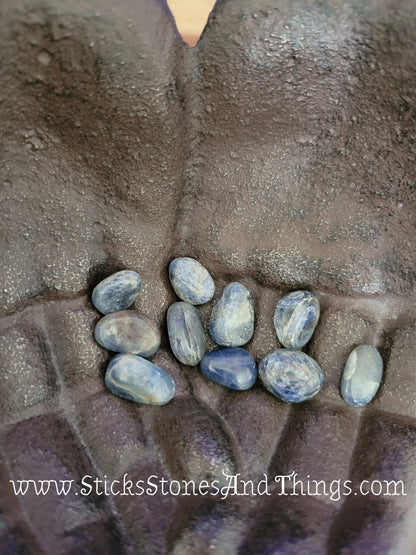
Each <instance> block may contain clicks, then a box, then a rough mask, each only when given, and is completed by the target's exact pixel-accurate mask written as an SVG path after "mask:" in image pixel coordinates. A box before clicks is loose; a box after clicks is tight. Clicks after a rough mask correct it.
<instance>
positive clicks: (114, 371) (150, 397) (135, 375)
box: [105, 354, 175, 405]
mask: <svg viewBox="0 0 416 555" xmlns="http://www.w3.org/2000/svg"><path fill="white" fill-rule="evenodd" d="M105 385H106V386H107V387H108V389H109V390H110V391H111V393H114V395H118V396H119V397H123V399H129V400H130V401H136V402H137V403H146V404H148V405H165V404H166V403H168V402H169V401H170V400H171V399H172V397H173V396H174V394H175V383H174V381H173V380H172V378H171V377H170V376H169V374H167V373H166V372H165V371H164V370H162V369H161V368H159V366H156V364H153V363H152V362H150V361H148V360H146V359H144V358H142V357H139V356H136V355H131V354H119V355H116V356H115V357H114V358H113V359H111V361H110V364H109V365H108V367H107V372H106V374H105Z"/></svg>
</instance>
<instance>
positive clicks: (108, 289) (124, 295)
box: [92, 270, 142, 314]
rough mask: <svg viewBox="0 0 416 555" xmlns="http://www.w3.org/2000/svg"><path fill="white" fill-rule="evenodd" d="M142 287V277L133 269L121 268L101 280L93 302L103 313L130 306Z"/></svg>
mask: <svg viewBox="0 0 416 555" xmlns="http://www.w3.org/2000/svg"><path fill="white" fill-rule="evenodd" d="M141 288H142V279H141V277H140V276H139V274H138V273H136V272H133V271H132V270H121V271H120V272H116V273H115V274H112V275H111V276H108V277H107V278H105V279H104V280H103V281H101V282H100V283H99V284H98V285H97V286H96V287H95V288H94V290H93V292H92V304H93V305H94V306H95V308H96V309H97V310H99V311H100V312H102V313H103V314H110V313H111V312H118V311H119V310H125V309H126V308H129V306H130V305H131V304H133V303H134V301H135V300H136V297H137V295H138V294H139V292H140V289H141Z"/></svg>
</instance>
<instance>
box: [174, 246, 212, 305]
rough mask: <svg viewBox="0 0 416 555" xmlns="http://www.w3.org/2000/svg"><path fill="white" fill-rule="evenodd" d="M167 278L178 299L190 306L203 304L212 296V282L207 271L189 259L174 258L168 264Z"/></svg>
mask: <svg viewBox="0 0 416 555" xmlns="http://www.w3.org/2000/svg"><path fill="white" fill-rule="evenodd" d="M169 278H170V282H171V284H172V287H173V289H174V291H175V293H176V294H177V295H178V297H179V298H180V299H181V300H182V301H185V302H187V303H190V304H204V303H207V302H208V301H210V300H211V299H212V297H213V295H214V291H215V285H214V280H213V279H212V277H211V275H210V274H209V272H208V270H207V269H206V268H204V266H202V264H200V263H199V262H198V261H197V260H195V259H194V258H189V257H181V258H175V259H174V260H172V262H171V263H170V264H169Z"/></svg>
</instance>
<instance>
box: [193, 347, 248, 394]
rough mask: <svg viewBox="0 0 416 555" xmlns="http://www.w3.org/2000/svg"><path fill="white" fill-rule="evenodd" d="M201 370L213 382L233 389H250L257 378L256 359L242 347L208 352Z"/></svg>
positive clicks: (202, 362)
mask: <svg viewBox="0 0 416 555" xmlns="http://www.w3.org/2000/svg"><path fill="white" fill-rule="evenodd" d="M201 372H202V373H203V374H204V376H205V377H206V378H209V379H210V380H212V381H213V382H216V383H219V384H220V385H224V386H225V387H230V388H231V389H239V390H242V389H249V388H250V387H251V386H252V385H253V384H254V382H255V381H256V379H257V365H256V361H255V360H254V358H253V357H252V356H251V354H250V353H249V352H248V351H246V350H245V349H241V347H226V348H225V349H217V350H216V351H211V352H210V353H207V354H206V355H205V356H204V358H203V359H202V361H201Z"/></svg>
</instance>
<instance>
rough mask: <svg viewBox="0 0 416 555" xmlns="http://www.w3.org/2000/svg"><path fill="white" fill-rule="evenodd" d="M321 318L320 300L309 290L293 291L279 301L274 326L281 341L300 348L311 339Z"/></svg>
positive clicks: (286, 344)
mask: <svg viewBox="0 0 416 555" xmlns="http://www.w3.org/2000/svg"><path fill="white" fill-rule="evenodd" d="M318 320H319V301H318V299H317V298H316V297H315V295H314V294H313V293H310V292H309V291H293V293H289V294H288V295H285V296H284V297H283V298H281V299H280V301H279V302H278V303H277V306H276V310H275V312H274V327H275V329H276V334H277V337H278V338H279V341H280V343H281V344H282V345H283V346H284V347H287V348H289V349H300V348H301V347H303V346H304V345H306V343H307V342H308V341H309V339H310V338H311V337H312V334H313V332H314V330H315V327H316V324H317V323H318Z"/></svg>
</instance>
